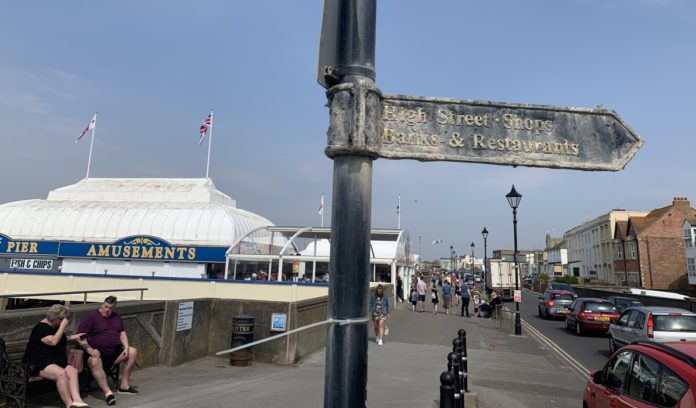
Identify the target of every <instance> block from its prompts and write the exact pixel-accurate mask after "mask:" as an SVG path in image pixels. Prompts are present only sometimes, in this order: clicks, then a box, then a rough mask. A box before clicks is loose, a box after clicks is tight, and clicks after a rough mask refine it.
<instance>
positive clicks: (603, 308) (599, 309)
mask: <svg viewBox="0 0 696 408" xmlns="http://www.w3.org/2000/svg"><path fill="white" fill-rule="evenodd" d="M584 310H585V311H586V312H595V313H613V312H615V309H614V305H612V304H611V303H609V302H587V303H585V306H584Z"/></svg>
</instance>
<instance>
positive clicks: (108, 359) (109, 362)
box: [100, 344, 124, 371]
mask: <svg viewBox="0 0 696 408" xmlns="http://www.w3.org/2000/svg"><path fill="white" fill-rule="evenodd" d="M123 350H124V347H123V344H119V345H118V347H116V350H114V352H113V353H112V354H110V355H107V354H104V353H101V352H100V353H101V361H102V367H104V371H108V370H109V369H110V368H111V366H113V365H114V362H115V361H116V359H117V358H118V356H120V355H121V353H123Z"/></svg>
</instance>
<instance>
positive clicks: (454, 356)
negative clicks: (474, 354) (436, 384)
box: [447, 352, 464, 408]
mask: <svg viewBox="0 0 696 408" xmlns="http://www.w3.org/2000/svg"><path fill="white" fill-rule="evenodd" d="M447 360H448V361H449V364H448V365H447V366H448V367H450V373H452V375H453V376H454V406H455V407H456V408H460V407H461V406H462V405H461V402H460V401H461V400H462V398H464V395H462V393H461V389H462V388H461V382H460V381H459V373H460V370H459V363H460V362H461V361H462V359H461V357H459V353H456V352H451V353H449V354H447Z"/></svg>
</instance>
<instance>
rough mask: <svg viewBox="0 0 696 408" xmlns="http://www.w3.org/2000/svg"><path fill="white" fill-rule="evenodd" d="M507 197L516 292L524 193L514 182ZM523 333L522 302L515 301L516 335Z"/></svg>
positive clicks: (518, 276)
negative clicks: (518, 242) (520, 217)
mask: <svg viewBox="0 0 696 408" xmlns="http://www.w3.org/2000/svg"><path fill="white" fill-rule="evenodd" d="M505 198H507V200H508V203H509V204H510V207H512V229H513V234H514V242H515V253H514V257H515V292H517V291H519V290H520V271H519V269H518V266H517V207H518V206H519V205H520V201H521V200H522V194H520V193H518V192H517V190H515V185H514V184H513V185H512V190H510V192H509V193H507V194H506V195H505ZM520 300H521V299H520ZM521 334H522V322H521V321H520V302H515V335H516V336H520V335H521Z"/></svg>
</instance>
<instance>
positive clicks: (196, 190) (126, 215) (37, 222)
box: [0, 178, 284, 246]
mask: <svg viewBox="0 0 696 408" xmlns="http://www.w3.org/2000/svg"><path fill="white" fill-rule="evenodd" d="M272 225H273V224H272V223H271V222H270V221H269V220H267V219H266V218H263V217H261V216H259V215H257V214H254V213H251V212H249V211H245V210H242V209H239V208H237V205H236V202H235V200H233V199H232V198H230V197H229V196H227V195H225V194H223V193H222V192H220V191H218V190H217V189H216V188H215V185H214V184H213V181H212V180H211V179H124V178H116V179H102V178H87V179H82V180H80V181H79V182H78V183H76V184H73V185H70V186H67V187H62V188H58V189H55V190H53V191H51V192H49V193H48V198H47V199H46V200H39V199H37V200H26V201H17V202H11V203H7V204H3V205H0V233H3V234H5V235H8V236H10V237H12V238H13V239H27V240H64V241H88V242H89V241H92V242H94V241H96V242H112V241H115V240H117V239H120V238H123V237H128V236H132V235H150V236H155V237H158V238H161V239H164V240H166V241H168V242H170V243H172V244H178V245H202V246H229V245H230V243H232V242H235V241H237V239H239V238H240V237H242V236H244V235H246V234H247V233H248V232H249V231H251V230H254V229H258V228H259V227H262V226H272ZM254 238H255V240H256V242H263V243H266V244H267V243H269V242H270V234H266V235H265V236H263V235H259V234H255V236H254ZM264 238H265V239H264ZM277 244H278V245H281V246H282V245H283V244H284V242H283V241H278V242H277Z"/></svg>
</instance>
